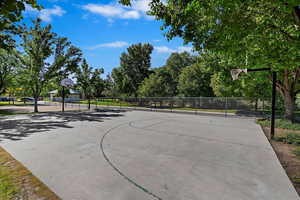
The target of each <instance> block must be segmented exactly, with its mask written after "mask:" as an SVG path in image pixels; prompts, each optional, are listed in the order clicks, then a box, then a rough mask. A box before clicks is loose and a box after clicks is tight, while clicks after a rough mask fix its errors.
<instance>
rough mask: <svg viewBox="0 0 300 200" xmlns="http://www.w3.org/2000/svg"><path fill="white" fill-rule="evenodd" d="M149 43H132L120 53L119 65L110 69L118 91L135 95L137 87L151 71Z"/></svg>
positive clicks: (151, 47)
mask: <svg viewBox="0 0 300 200" xmlns="http://www.w3.org/2000/svg"><path fill="white" fill-rule="evenodd" d="M152 51H153V46H152V45H150V44H148V43H147V44H141V43H139V44H134V45H131V46H130V47H128V48H127V52H124V53H122V54H121V57H120V67H119V68H115V69H114V70H113V71H112V77H113V79H114V81H115V83H116V87H117V88H118V90H119V91H120V93H123V94H126V95H128V96H135V97H136V96H137V93H138V88H139V86H140V84H141V83H142V81H143V80H144V79H145V78H147V77H148V76H149V75H150V73H151V71H150V67H151V53H152Z"/></svg>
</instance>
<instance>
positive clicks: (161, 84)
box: [138, 67, 173, 97]
mask: <svg viewBox="0 0 300 200" xmlns="http://www.w3.org/2000/svg"><path fill="white" fill-rule="evenodd" d="M171 80H172V77H171V74H170V73H169V71H168V70H167V68H166V67H160V68H158V69H156V70H155V72H154V73H153V74H151V75H150V76H149V77H148V78H145V79H144V81H143V82H142V84H141V86H140V87H139V90H138V94H139V96H142V97H169V96H172V94H173V92H172V87H170V82H171Z"/></svg>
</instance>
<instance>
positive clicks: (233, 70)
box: [230, 69, 247, 80]
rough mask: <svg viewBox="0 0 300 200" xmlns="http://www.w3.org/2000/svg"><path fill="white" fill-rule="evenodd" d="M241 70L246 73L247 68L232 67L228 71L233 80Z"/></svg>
mask: <svg viewBox="0 0 300 200" xmlns="http://www.w3.org/2000/svg"><path fill="white" fill-rule="evenodd" d="M241 72H245V73H247V69H232V70H231V71H230V73H231V77H232V79H233V80H237V79H238V78H239V74H240V73H241Z"/></svg>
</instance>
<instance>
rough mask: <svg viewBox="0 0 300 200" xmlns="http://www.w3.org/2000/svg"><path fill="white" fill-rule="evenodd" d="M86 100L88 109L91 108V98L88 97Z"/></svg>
mask: <svg viewBox="0 0 300 200" xmlns="http://www.w3.org/2000/svg"><path fill="white" fill-rule="evenodd" d="M88 102H89V106H88V109H89V110H91V99H90V98H88Z"/></svg>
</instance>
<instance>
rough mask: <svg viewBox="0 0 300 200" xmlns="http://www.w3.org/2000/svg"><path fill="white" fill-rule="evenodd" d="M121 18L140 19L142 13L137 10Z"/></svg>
mask: <svg viewBox="0 0 300 200" xmlns="http://www.w3.org/2000/svg"><path fill="white" fill-rule="evenodd" d="M121 18H123V19H139V18H140V13H139V12H137V11H135V10H131V11H128V12H124V13H123V15H122V16H121Z"/></svg>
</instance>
